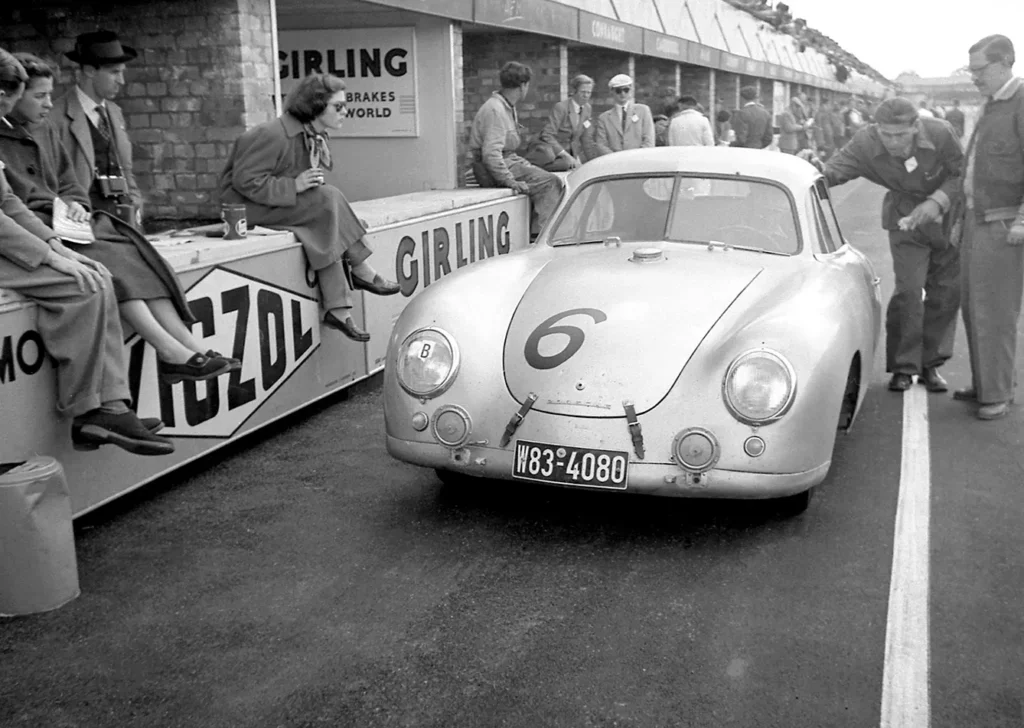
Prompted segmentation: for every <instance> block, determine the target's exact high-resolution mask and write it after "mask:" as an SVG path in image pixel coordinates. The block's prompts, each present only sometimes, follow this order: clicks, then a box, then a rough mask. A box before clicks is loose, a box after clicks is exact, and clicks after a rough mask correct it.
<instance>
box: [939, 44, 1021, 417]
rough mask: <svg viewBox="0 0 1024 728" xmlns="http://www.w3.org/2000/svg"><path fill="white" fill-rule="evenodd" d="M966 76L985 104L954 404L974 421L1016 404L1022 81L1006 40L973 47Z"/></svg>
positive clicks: (971, 158) (972, 187)
mask: <svg viewBox="0 0 1024 728" xmlns="http://www.w3.org/2000/svg"><path fill="white" fill-rule="evenodd" d="M969 53H970V55H969V64H968V70H969V71H970V72H971V76H972V78H973V80H974V84H975V86H977V87H978V89H979V90H980V91H981V93H983V94H984V95H985V96H987V97H988V100H987V102H986V103H985V105H984V107H983V108H982V112H981V117H980V118H979V119H978V122H977V124H976V126H975V128H974V132H973V133H972V134H971V139H970V141H969V142H968V145H967V168H966V172H965V174H964V179H963V192H964V201H965V207H966V213H965V217H964V224H963V252H962V255H963V301H964V303H963V318H964V329H965V330H966V333H967V347H968V350H969V352H970V359H971V386H970V387H968V388H966V389H961V390H958V391H957V392H955V393H954V395H953V396H954V397H955V398H956V399H960V400H969V401H974V402H977V403H978V404H979V405H980V407H979V408H978V411H977V416H978V418H980V419H983V420H994V419H998V418H1000V417H1005V416H1006V415H1007V414H1008V413H1009V407H1010V403H1011V402H1012V401H1013V398H1014V387H1015V376H1014V374H1015V371H1016V352H1017V321H1018V319H1019V318H1020V309H1021V296H1022V293H1024V80H1022V79H1020V78H1018V77H1015V76H1014V75H1013V64H1014V61H1015V60H1016V57H1015V54H1014V48H1013V43H1012V42H1011V41H1010V39H1009V38H1007V37H1006V36H1003V35H990V36H987V37H985V38H982V39H981V40H980V41H978V42H977V43H975V44H974V45H973V46H971V48H970V52H969Z"/></svg>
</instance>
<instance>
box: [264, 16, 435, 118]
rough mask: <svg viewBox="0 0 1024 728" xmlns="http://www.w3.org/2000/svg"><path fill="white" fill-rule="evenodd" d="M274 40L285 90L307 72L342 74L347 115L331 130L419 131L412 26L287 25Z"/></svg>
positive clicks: (414, 40)
mask: <svg viewBox="0 0 1024 728" xmlns="http://www.w3.org/2000/svg"><path fill="white" fill-rule="evenodd" d="M278 45H279V48H280V50H279V51H278V60H279V62H280V75H281V93H282V94H283V95H284V96H287V95H288V92H289V91H291V90H292V88H293V87H294V86H295V85H296V84H297V83H298V81H299V80H301V79H302V78H305V77H306V76H308V75H309V74H310V73H331V74H334V75H335V76H339V77H340V78H343V79H344V80H345V86H346V89H345V90H346V92H347V94H348V117H347V119H346V120H345V124H344V127H343V128H342V129H341V130H340V131H332V132H331V136H334V137H416V136H419V114H418V108H419V104H418V101H417V86H416V76H417V72H416V29H415V28H412V27H408V28H406V27H401V28H346V29H332V30H288V31H281V32H280V33H278Z"/></svg>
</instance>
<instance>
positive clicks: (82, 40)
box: [50, 30, 143, 226]
mask: <svg viewBox="0 0 1024 728" xmlns="http://www.w3.org/2000/svg"><path fill="white" fill-rule="evenodd" d="M66 55H67V57H68V58H69V59H71V60H72V61H74V62H75V63H77V64H78V73H77V80H76V84H75V86H74V87H73V88H72V89H71V90H70V91H69V92H68V93H66V94H65V95H64V96H63V97H61V98H59V99H57V100H56V101H55V102H54V104H53V111H51V112H50V123H51V124H53V125H54V126H55V128H56V129H57V131H58V132H59V134H60V139H61V143H63V144H64V146H65V147H66V148H67V150H68V152H70V153H71V159H72V163H73V165H74V171H75V176H76V177H77V178H78V181H79V183H81V185H82V187H84V188H85V189H86V190H88V191H89V197H90V199H91V200H92V202H93V209H94V210H95V209H102V210H106V211H107V212H110V213H111V214H114V215H118V213H119V211H118V210H117V209H116V208H117V206H123V205H128V204H130V205H132V206H133V207H134V216H135V219H134V220H126V222H128V223H131V224H134V225H137V226H138V225H140V224H141V221H142V202H143V201H142V193H141V192H140V191H139V186H138V184H137V183H136V182H135V175H134V174H133V173H132V145H131V141H130V140H129V139H128V131H127V129H126V127H125V123H124V115H123V114H122V113H121V109H120V108H118V106H117V104H115V103H114V102H113V99H114V98H115V97H116V96H117V94H118V93H119V92H120V90H121V88H122V87H123V86H124V70H125V63H127V62H128V61H131V60H132V59H134V58H135V57H136V56H137V55H138V54H137V53H136V52H135V50H134V49H133V48H129V47H128V46H123V45H121V42H120V41H119V40H118V38H117V35H116V34H115V33H113V32H111V31H109V30H98V31H95V32H92V33H83V34H82V35H80V36H78V38H77V39H76V41H75V48H74V50H73V51H71V52H69V53H67V54H66ZM98 148H99V149H98ZM98 151H99V152H100V154H99V155H97V152H98ZM100 176H104V177H114V178H121V179H123V180H124V182H123V184H124V187H125V189H124V191H123V192H119V193H117V194H110V191H109V190H104V189H102V187H103V185H102V184H101V183H100V182H98V181H97V177H100ZM114 184H115V185H117V184H119V183H114ZM123 209H124V208H123V207H122V208H121V210H122V211H123Z"/></svg>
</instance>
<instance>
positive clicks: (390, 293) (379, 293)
mask: <svg viewBox="0 0 1024 728" xmlns="http://www.w3.org/2000/svg"><path fill="white" fill-rule="evenodd" d="M355 280H356V281H358V280H359V279H358V278H356V279H355ZM352 290H353V291H366V292H367V293H372V294H373V295H374V296H397V295H398V294H399V293H401V292H402V289H401V288H397V289H395V290H394V291H375V290H374V289H373V288H370V287H368V286H363V285H360V284H359V283H356V282H355V281H353V284H352Z"/></svg>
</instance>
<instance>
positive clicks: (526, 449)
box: [512, 440, 629, 490]
mask: <svg viewBox="0 0 1024 728" xmlns="http://www.w3.org/2000/svg"><path fill="white" fill-rule="evenodd" d="M628 470H629V453H626V452H622V451H620V450H594V449H592V448H589V447H570V446H568V445H549V444H547V443H543V442H530V441H529V440H516V448H515V459H514V460H513V462H512V477H513V478H520V479H522V480H536V481H539V482H542V483H562V484H565V485H582V486H589V487H592V488H615V489H618V490H624V489H625V488H626V473H627V472H628Z"/></svg>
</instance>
